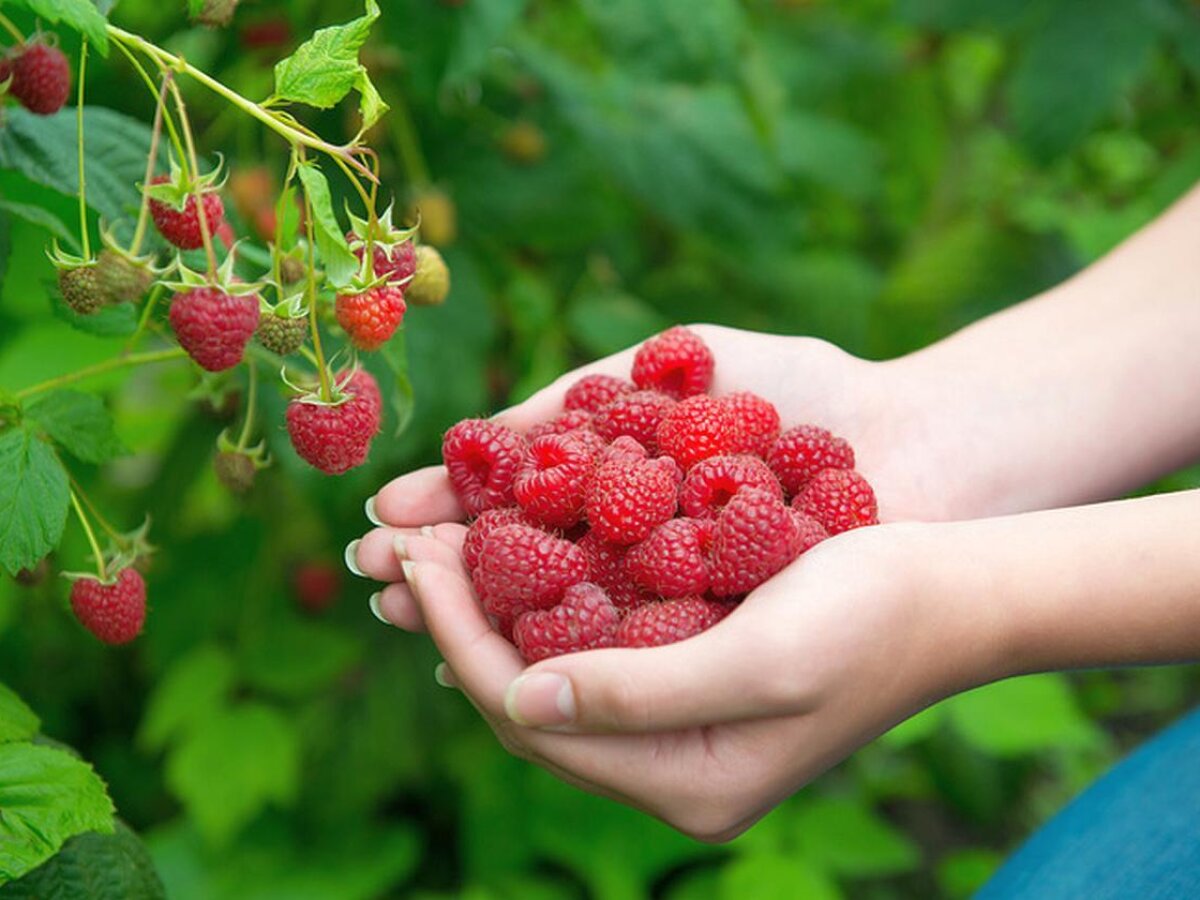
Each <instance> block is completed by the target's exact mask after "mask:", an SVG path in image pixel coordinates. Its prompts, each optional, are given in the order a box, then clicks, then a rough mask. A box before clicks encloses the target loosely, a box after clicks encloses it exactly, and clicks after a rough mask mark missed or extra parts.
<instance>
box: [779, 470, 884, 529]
mask: <svg viewBox="0 0 1200 900" xmlns="http://www.w3.org/2000/svg"><path fill="white" fill-rule="evenodd" d="M792 505H793V506H794V507H795V508H796V509H798V510H800V511H801V512H802V513H804V514H805V515H808V516H811V517H812V518H814V519H816V520H817V521H818V522H820V523H821V524H822V525H823V526H825V530H826V531H828V532H829V533H830V534H841V533H842V532H843V531H849V530H850V529H851V528H861V527H862V526H864V525H878V524H879V507H878V505H877V504H876V502H875V492H874V491H873V490H871V485H870V484H868V483H867V479H865V478H863V477H862V476H861V475H859V474H858V472H856V471H855V470H854V469H824V470H822V471H820V472H818V473H817V474H816V475H814V476H813V477H812V478H811V479H810V480H809V482H808V484H806V485H805V486H804V487H803V488H801V490H800V493H799V494H797V495H796V499H795V500H793V501H792Z"/></svg>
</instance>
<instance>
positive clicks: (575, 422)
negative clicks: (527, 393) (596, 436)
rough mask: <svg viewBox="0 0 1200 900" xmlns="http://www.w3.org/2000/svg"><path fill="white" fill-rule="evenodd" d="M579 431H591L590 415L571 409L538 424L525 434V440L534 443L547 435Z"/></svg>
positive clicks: (580, 410)
mask: <svg viewBox="0 0 1200 900" xmlns="http://www.w3.org/2000/svg"><path fill="white" fill-rule="evenodd" d="M581 429H583V430H587V431H591V430H592V414H591V413H590V412H586V411H584V410H582V409H573V410H571V411H569V412H565V413H563V414H562V415H558V416H555V417H554V418H553V419H549V420H547V421H545V422H538V423H537V424H536V425H534V426H533V427H532V428H530V429H529V430H528V431H527V432H525V440H527V441H534V440H536V439H537V438H540V437H544V436H545V435H548V434H567V433H568V432H571V431H579V430H581Z"/></svg>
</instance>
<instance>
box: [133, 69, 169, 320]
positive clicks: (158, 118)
mask: <svg viewBox="0 0 1200 900" xmlns="http://www.w3.org/2000/svg"><path fill="white" fill-rule="evenodd" d="M170 78H171V74H170V73H169V72H168V73H165V74H164V75H163V83H162V87H161V88H160V89H159V92H158V103H156V104H155V106H154V127H153V128H152V129H151V131H150V153H149V155H148V156H147V157H146V178H145V180H144V181H143V182H142V205H141V208H140V209H139V210H138V221H137V228H136V229H134V232H133V242H132V243H131V244H130V247H129V252H130V253H132V254H133V255H134V256H137V255H138V254H139V253H141V252H142V241H143V240H145V238H146V226H147V225H149V224H150V182H152V181H153V180H154V171H155V168H156V167H157V164H158V144H159V141H161V140H162V127H163V114H164V112H165V109H166V105H167V91H168V89H169V85H168V82H169V80H170ZM139 330H140V329H139Z"/></svg>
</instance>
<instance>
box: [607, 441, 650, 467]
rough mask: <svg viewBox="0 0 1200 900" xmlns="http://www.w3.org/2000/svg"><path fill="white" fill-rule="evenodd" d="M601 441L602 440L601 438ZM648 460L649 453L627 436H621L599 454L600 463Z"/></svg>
mask: <svg viewBox="0 0 1200 900" xmlns="http://www.w3.org/2000/svg"><path fill="white" fill-rule="evenodd" d="M601 440H603V438H601ZM649 458H650V452H649V451H648V450H647V449H646V448H645V447H643V446H642V445H641V444H639V443H638V442H637V441H636V440H634V439H633V438H631V437H629V435H622V436H621V437H619V438H617V439H616V440H615V441H613V442H612V443H611V444H609V445H608V446H607V447H605V448H604V451H603V452H602V453H601V454H600V463H601V464H603V463H606V462H616V461H618V460H619V461H621V462H643V461H645V460H647V459H649Z"/></svg>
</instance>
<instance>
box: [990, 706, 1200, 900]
mask: <svg viewBox="0 0 1200 900" xmlns="http://www.w3.org/2000/svg"><path fill="white" fill-rule="evenodd" d="M1016 898H1021V900H1085V898H1086V900H1200V710H1197V711H1196V712H1193V713H1192V714H1191V715H1190V716H1188V717H1186V718H1184V719H1183V721H1181V722H1179V723H1177V724H1175V725H1174V726H1172V727H1171V728H1169V729H1168V730H1167V731H1164V732H1163V733H1162V734H1160V735H1158V736H1157V737H1155V738H1153V739H1152V740H1150V741H1149V742H1148V743H1146V744H1145V745H1143V746H1142V747H1140V748H1139V749H1138V750H1137V751H1135V752H1134V753H1133V754H1132V755H1131V756H1129V757H1128V758H1127V759H1125V760H1124V761H1123V762H1121V763H1120V764H1118V765H1117V766H1116V768H1114V769H1113V770H1112V771H1111V772H1109V773H1108V774H1107V775H1105V776H1104V777H1103V778H1101V779H1100V780H1099V781H1097V782H1096V783H1095V784H1094V785H1092V786H1091V787H1090V788H1088V789H1087V790H1086V791H1085V792H1084V793H1083V794H1081V795H1080V796H1079V797H1078V798H1076V799H1075V800H1074V801H1072V802H1071V804H1070V805H1069V806H1067V807H1066V808H1065V809H1064V810H1063V811H1062V812H1060V813H1059V814H1058V815H1057V816H1055V817H1054V818H1053V819H1051V820H1050V821H1049V822H1048V823H1046V825H1045V826H1043V827H1042V828H1041V829H1039V830H1038V831H1037V832H1036V833H1034V835H1033V836H1032V837H1031V838H1030V839H1029V840H1028V842H1026V844H1025V845H1024V846H1023V847H1021V849H1020V850H1018V851H1017V852H1016V854H1014V855H1013V856H1012V858H1010V859H1009V860H1008V862H1006V863H1005V864H1004V866H1003V867H1001V869H1000V871H999V872H997V873H996V875H995V876H994V877H993V878H992V880H991V881H989V882H988V883H987V884H986V885H984V887H983V889H982V890H981V891H980V892H979V893H978V894H976V895H975V900H1016Z"/></svg>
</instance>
